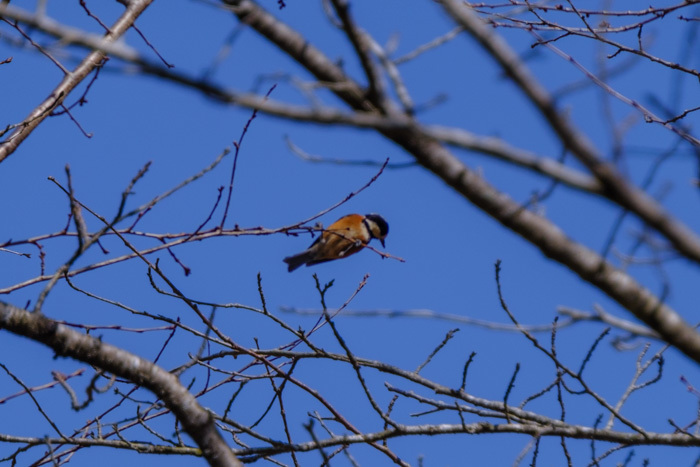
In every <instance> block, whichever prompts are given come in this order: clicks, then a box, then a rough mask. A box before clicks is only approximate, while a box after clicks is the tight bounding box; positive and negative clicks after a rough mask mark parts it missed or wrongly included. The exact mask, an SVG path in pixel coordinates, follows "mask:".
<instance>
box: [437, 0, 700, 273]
mask: <svg viewBox="0 0 700 467" xmlns="http://www.w3.org/2000/svg"><path fill="white" fill-rule="evenodd" d="M442 4H443V6H444V7H445V10H446V11H447V12H448V13H449V14H450V16H451V17H452V18H453V19H454V20H455V22H456V23H457V24H459V25H460V26H462V27H463V28H464V30H465V31H466V32H468V33H469V34H470V35H471V36H472V37H473V38H474V39H476V41H477V42H478V43H479V44H480V45H481V46H482V47H483V48H484V49H485V50H486V51H487V52H488V54H489V55H490V56H491V57H493V59H494V60H496V62H498V64H499V65H500V66H501V68H503V71H504V72H505V73H506V75H507V76H508V77H509V78H510V79H512V80H513V82H514V83H515V84H517V85H518V86H519V87H520V89H521V90H522V91H523V93H525V95H526V96H527V97H528V98H529V99H530V101H531V102H532V103H533V105H534V106H535V107H536V108H537V109H538V110H539V111H540V113H541V114H542V115H543V116H544V118H545V119H546V120H547V122H548V123H549V125H550V126H551V128H552V130H554V132H555V133H556V134H557V136H558V137H559V139H560V140H561V142H562V144H564V146H565V147H566V148H567V149H568V150H569V151H571V153H572V154H573V155H574V156H575V157H577V158H578V159H579V160H580V161H581V162H582V163H583V164H584V165H585V166H586V167H588V169H589V170H590V171H591V172H592V173H593V175H595V177H596V178H598V179H599V180H600V181H601V182H602V183H603V185H604V190H605V191H606V192H607V195H606V196H607V198H609V199H612V200H614V201H615V202H616V203H619V204H620V205H621V206H622V207H624V208H625V209H629V210H630V211H631V212H633V213H634V214H635V215H637V216H639V217H640V218H641V219H642V220H644V222H646V223H647V224H649V226H651V227H652V228H654V229H655V230H657V231H658V232H660V233H661V234H662V235H664V236H665V237H666V238H667V239H668V240H669V241H670V242H671V243H672V244H673V246H674V247H676V249H678V251H679V252H681V254H683V255H684V256H686V257H687V258H688V259H691V260H693V261H695V262H700V238H699V237H698V236H697V235H696V234H695V233H694V232H693V231H692V230H690V229H689V228H688V227H686V226H685V225H683V224H682V223H681V222H679V221H678V220H676V219H674V218H673V217H672V216H671V215H669V214H668V213H667V212H666V211H665V210H664V209H663V208H662V207H661V206H660V205H659V204H658V203H657V202H656V201H654V200H653V199H652V198H651V197H649V196H648V195H647V194H646V193H644V192H643V191H641V190H638V189H637V188H635V187H634V186H632V185H630V184H629V183H627V181H626V180H625V179H624V178H623V177H622V176H621V175H620V174H619V173H618V171H617V170H616V169H615V168H614V167H613V166H612V165H610V164H608V163H606V162H605V161H604V160H603V159H602V158H601V157H600V155H599V154H598V151H597V150H596V149H595V148H594V147H593V145H592V143H591V142H590V141H589V140H588V138H586V137H585V135H583V134H582V133H581V132H579V131H578V130H577V129H576V128H575V127H574V126H573V124H571V122H570V121H569V119H568V118H566V116H565V115H564V114H563V113H561V112H559V111H558V110H557V108H556V105H555V102H554V100H553V99H552V97H551V96H550V95H549V93H548V92H547V90H546V89H544V88H543V87H542V86H540V84H539V82H538V81H537V80H536V79H535V77H534V76H533V75H532V74H531V73H530V71H529V70H528V69H527V67H526V66H525V64H524V63H523V62H522V60H520V57H518V55H517V54H516V53H515V52H514V51H513V50H512V49H511V48H510V46H509V45H508V44H507V43H506V42H505V41H504V40H503V39H502V38H501V37H500V36H499V35H498V34H497V33H496V32H494V30H493V29H492V28H491V27H489V26H488V25H487V24H486V23H485V22H484V21H482V20H481V19H480V18H479V17H478V16H477V15H476V14H474V12H473V11H472V10H471V9H470V8H468V7H466V6H464V4H463V3H462V2H461V1H459V0H442Z"/></svg>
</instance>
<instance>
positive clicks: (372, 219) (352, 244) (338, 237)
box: [284, 214, 389, 272]
mask: <svg viewBox="0 0 700 467" xmlns="http://www.w3.org/2000/svg"><path fill="white" fill-rule="evenodd" d="M388 233H389V224H387V222H386V221H385V220H384V218H383V217H382V216H380V215H379V214H365V215H364V216H363V215H362V214H348V215H347V216H343V217H341V218H340V219H338V220H337V221H335V222H333V223H332V224H331V225H330V226H328V228H327V229H324V230H323V233H322V234H321V235H320V236H319V237H318V238H317V239H316V241H315V242H313V243H312V244H311V246H310V247H309V248H308V249H306V250H304V251H302V252H301V253H299V254H296V255H293V256H288V257H286V258H284V262H285V263H287V265H288V266H289V267H288V269H287V270H288V271H289V272H292V271H294V270H295V269H297V268H299V267H301V266H302V265H304V264H306V266H312V265H314V264H318V263H324V262H326V261H333V260H335V259H341V258H347V257H348V256H350V255H354V254H355V253H357V252H358V251H360V250H361V249H363V248H364V247H365V246H367V244H368V243H369V242H370V240H372V239H373V238H376V239H377V240H379V241H380V242H381V244H382V246H384V239H385V238H386V235H387V234H388Z"/></svg>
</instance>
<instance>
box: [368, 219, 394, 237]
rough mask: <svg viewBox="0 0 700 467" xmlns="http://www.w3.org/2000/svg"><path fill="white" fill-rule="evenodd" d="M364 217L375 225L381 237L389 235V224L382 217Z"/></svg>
mask: <svg viewBox="0 0 700 467" xmlns="http://www.w3.org/2000/svg"><path fill="white" fill-rule="evenodd" d="M365 217H366V218H367V219H369V220H371V221H372V222H374V223H375V224H377V226H378V227H379V232H380V233H381V236H382V237H386V234H388V233H389V224H388V223H387V222H386V221H385V220H384V218H383V217H382V216H380V215H379V214H365Z"/></svg>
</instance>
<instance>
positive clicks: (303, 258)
mask: <svg viewBox="0 0 700 467" xmlns="http://www.w3.org/2000/svg"><path fill="white" fill-rule="evenodd" d="M310 259H311V252H310V251H309V250H306V251H302V252H301V253H299V254H298V255H294V256H287V257H286V258H284V260H283V261H284V262H285V263H287V265H288V266H289V267H288V268H287V271H289V272H292V271H294V270H295V269H297V268H299V267H301V266H303V265H304V264H305V263H307V262H308V261H309V260H310Z"/></svg>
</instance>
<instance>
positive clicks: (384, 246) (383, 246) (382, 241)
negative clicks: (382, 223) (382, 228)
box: [379, 238, 386, 248]
mask: <svg viewBox="0 0 700 467" xmlns="http://www.w3.org/2000/svg"><path fill="white" fill-rule="evenodd" d="M379 241H380V242H381V243H382V248H386V245H384V239H383V238H382V239H381V240H379Z"/></svg>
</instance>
